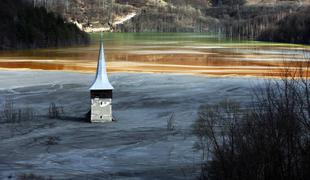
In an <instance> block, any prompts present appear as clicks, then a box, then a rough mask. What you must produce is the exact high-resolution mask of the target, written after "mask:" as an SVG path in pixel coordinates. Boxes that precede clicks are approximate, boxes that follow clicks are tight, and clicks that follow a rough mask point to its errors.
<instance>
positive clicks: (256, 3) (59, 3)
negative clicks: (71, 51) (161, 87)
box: [25, 0, 310, 44]
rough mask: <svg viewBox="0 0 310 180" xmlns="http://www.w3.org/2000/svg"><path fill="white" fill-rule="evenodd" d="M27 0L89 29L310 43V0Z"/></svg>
mask: <svg viewBox="0 0 310 180" xmlns="http://www.w3.org/2000/svg"><path fill="white" fill-rule="evenodd" d="M25 1H28V2H31V4H32V5H33V6H34V7H38V6H44V7H46V8H47V9H48V10H49V11H54V12H57V13H60V14H62V15H63V16H64V18H65V19H67V20H68V21H71V22H73V23H75V24H77V25H78V26H79V27H80V29H82V30H84V31H87V32H96V31H119V32H212V33H215V34H219V35H221V36H226V37H229V38H237V39H259V40H268V41H281V42H294V43H307V44H308V43H310V40H309V38H308V37H309V31H308V29H309V28H310V24H309V23H308V22H309V16H308V15H307V12H310V9H309V4H310V0H48V1H47V0H25ZM294 19H296V20H298V21H296V23H295V24H294V23H293V21H294V22H295V20H294ZM286 20H288V21H290V22H286V23H284V22H285V21H286ZM284 24H286V25H284ZM288 24H290V25H292V26H290V25H288ZM284 27H285V29H284ZM284 31H285V32H284ZM300 33H302V35H300ZM297 34H298V35H297ZM304 38H306V39H304ZM301 39H302V40H301Z"/></svg>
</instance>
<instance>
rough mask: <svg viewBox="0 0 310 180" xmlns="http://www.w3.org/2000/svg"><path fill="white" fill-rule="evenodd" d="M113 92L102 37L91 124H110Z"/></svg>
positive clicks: (91, 89)
mask: <svg viewBox="0 0 310 180" xmlns="http://www.w3.org/2000/svg"><path fill="white" fill-rule="evenodd" d="M112 90H113V86H112V85H111V84H110V82H109V79H108V75H107V69H106V63H105V58H104V48H103V40H102V36H101V41H100V50H99V57H98V65H97V74H96V78H95V81H94V83H93V84H92V86H91V87H90V97H91V113H90V114H91V116H90V121H91V122H110V121H112V120H113V117H112Z"/></svg>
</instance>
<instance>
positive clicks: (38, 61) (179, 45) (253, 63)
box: [0, 33, 310, 76]
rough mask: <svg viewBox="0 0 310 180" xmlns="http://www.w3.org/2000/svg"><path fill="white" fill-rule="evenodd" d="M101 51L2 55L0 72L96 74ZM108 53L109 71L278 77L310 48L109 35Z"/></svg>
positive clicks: (188, 37) (88, 48) (90, 48)
mask: <svg viewBox="0 0 310 180" xmlns="http://www.w3.org/2000/svg"><path fill="white" fill-rule="evenodd" d="M93 36H96V35H93ZM94 39H98V38H97V37H94ZM98 47H99V45H98V42H97V41H94V42H93V43H92V44H91V45H89V46H80V47H71V48H58V49H57V48H54V49H40V50H24V51H5V52H0V68H14V69H19V68H22V69H42V70H68V71H80V72H95V70H96V62H97V56H98ZM105 52H106V59H107V61H108V71H110V72H155V73H158V72H159V73H162V72H164V73H182V74H200V75H215V76H223V75H225V76H233V75H240V76H247V75H251V76H278V75H279V74H280V73H281V72H282V71H283V70H281V68H283V67H289V68H291V69H293V68H295V67H299V66H301V65H304V64H305V63H307V62H306V61H307V60H308V59H309V57H310V47H309V46H302V45H291V44H277V43H261V42H254V41H253V42H251V41H243V42H235V41H226V40H225V39H220V40H219V39H218V38H212V37H210V35H207V34H195V33H186V34H184V33H166V34H162V33H157V34H155V33H139V34H134V33H114V34H113V33H108V34H105Z"/></svg>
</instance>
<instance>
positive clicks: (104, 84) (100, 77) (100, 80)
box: [90, 33, 114, 90]
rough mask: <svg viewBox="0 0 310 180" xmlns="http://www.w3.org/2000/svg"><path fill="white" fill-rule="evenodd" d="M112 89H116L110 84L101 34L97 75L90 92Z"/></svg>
mask: <svg viewBox="0 0 310 180" xmlns="http://www.w3.org/2000/svg"><path fill="white" fill-rule="evenodd" d="M112 89H114V88H113V86H112V85H111V84H110V82H109V79H108V75H107V69H106V63H105V58H104V48H103V37H102V33H101V37H100V50H99V57H98V65H97V74H96V78H95V81H94V83H93V84H92V86H91V87H90V90H112Z"/></svg>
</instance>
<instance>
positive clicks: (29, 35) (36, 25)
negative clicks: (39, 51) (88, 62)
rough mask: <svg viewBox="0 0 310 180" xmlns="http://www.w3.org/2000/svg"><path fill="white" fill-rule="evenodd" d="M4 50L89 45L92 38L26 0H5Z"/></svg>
mask: <svg viewBox="0 0 310 180" xmlns="http://www.w3.org/2000/svg"><path fill="white" fill-rule="evenodd" d="M0 18H1V24H0V50H3V49H25V48H42V47H60V46H69V45H75V44H86V43H88V42H89V37H88V35H87V34H86V33H85V32H82V31H81V30H80V29H78V28H77V27H76V25H74V24H72V23H67V22H66V21H65V20H64V19H63V18H62V17H61V16H58V15H56V14H55V13H53V12H47V11H46V10H45V8H44V7H37V8H34V7H33V6H32V5H28V3H25V2H23V1H22V0H2V1H1V6H0Z"/></svg>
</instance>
